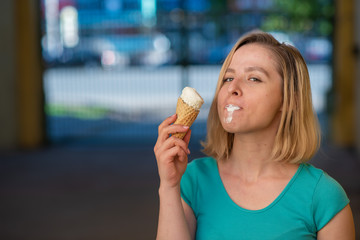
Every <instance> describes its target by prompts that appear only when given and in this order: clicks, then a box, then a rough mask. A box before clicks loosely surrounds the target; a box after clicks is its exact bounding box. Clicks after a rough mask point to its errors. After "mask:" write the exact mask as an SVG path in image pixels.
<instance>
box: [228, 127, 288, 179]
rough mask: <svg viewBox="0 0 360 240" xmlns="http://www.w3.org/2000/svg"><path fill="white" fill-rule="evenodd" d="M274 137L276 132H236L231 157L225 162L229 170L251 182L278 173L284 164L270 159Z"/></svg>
mask: <svg viewBox="0 0 360 240" xmlns="http://www.w3.org/2000/svg"><path fill="white" fill-rule="evenodd" d="M274 139H275V135H274V134H259V135H257V136H256V135H255V134H235V136H234V144H233V148H232V151H231V154H230V157H229V159H227V160H225V162H224V166H226V169H227V171H228V172H229V173H231V174H234V175H238V176H239V177H241V178H244V180H246V181H251V182H254V181H257V179H258V178H259V177H261V176H268V175H272V174H274V173H275V174H276V173H277V172H278V170H279V166H280V165H282V164H281V163H277V162H274V161H272V160H271V159H270V156H271V151H272V147H273V145H274Z"/></svg>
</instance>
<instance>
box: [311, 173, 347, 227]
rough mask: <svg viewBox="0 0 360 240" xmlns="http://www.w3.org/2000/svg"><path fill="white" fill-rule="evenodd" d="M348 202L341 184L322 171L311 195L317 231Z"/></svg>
mask: <svg viewBox="0 0 360 240" xmlns="http://www.w3.org/2000/svg"><path fill="white" fill-rule="evenodd" d="M349 202H350V201H349V198H348V197H347V195H346V193H345V191H344V189H343V188H342V187H341V185H340V184H339V183H338V182H337V181H336V180H335V179H333V178H332V177H330V176H329V175H328V174H326V173H323V174H322V175H321V177H320V179H319V181H318V183H317V186H316V188H315V191H314V196H313V214H314V221H315V224H316V229H317V231H319V230H321V229H322V228H323V227H324V226H325V225H326V224H327V223H328V222H329V221H330V220H331V219H332V218H333V217H334V216H335V215H336V214H337V213H339V212H340V211H341V210H342V209H343V208H344V207H345V206H346V205H347V204H348V203H349Z"/></svg>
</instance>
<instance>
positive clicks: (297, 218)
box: [181, 157, 349, 240]
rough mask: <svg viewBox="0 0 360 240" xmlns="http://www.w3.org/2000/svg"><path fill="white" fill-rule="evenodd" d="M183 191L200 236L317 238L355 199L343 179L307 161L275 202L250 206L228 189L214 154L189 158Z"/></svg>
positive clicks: (224, 239) (211, 238)
mask: <svg viewBox="0 0 360 240" xmlns="http://www.w3.org/2000/svg"><path fill="white" fill-rule="evenodd" d="M181 197H182V198H183V199H184V201H185V202H186V203H187V204H188V205H189V206H190V207H191V208H192V210H193V211H194V214H195V217H196V220H197V230H196V239H197V240H202V239H206V240H215V239H216V240H218V239H219V240H220V239H221V240H227V239H229V240H235V239H247V240H253V239H254V240H255V239H259V240H260V239H261V240H265V239H286V240H291V239H301V240H305V239H316V236H317V232H318V231H319V230H320V229H321V228H322V227H324V226H325V225H326V224H327V223H328V222H329V221H330V220H331V219H332V218H333V217H334V216H335V215H336V214H337V213H338V212H339V211H341V210H342V209H343V208H344V207H345V206H346V205H347V204H348V203H349V199H348V197H347V195H346V193H345V191H344V190H343V188H342V187H341V186H340V185H339V183H337V182H336V181H335V180H334V179H333V178H331V177H330V176H329V175H328V174H326V173H325V172H324V171H322V170H320V169H318V168H315V167H314V166H312V165H311V164H308V163H303V164H300V166H299V168H298V170H297V172H296V173H295V175H294V176H293V177H292V179H291V180H290V182H289V183H288V184H287V186H286V187H285V189H284V190H283V191H282V193H281V194H280V195H279V196H278V197H277V198H276V199H275V200H274V201H273V202H272V203H271V204H270V205H269V206H267V207H266V208H264V209H260V210H247V209H244V208H242V207H240V206H239V205H237V204H235V203H234V202H233V201H232V199H231V198H230V196H229V195H228V194H227V192H226V189H225V187H224V185H223V183H222V181H221V178H220V174H219V170H218V167H217V162H216V160H215V159H213V158H210V157H206V158H200V159H196V160H193V161H192V162H190V163H189V164H188V167H187V169H186V172H185V174H184V175H183V177H182V179H181Z"/></svg>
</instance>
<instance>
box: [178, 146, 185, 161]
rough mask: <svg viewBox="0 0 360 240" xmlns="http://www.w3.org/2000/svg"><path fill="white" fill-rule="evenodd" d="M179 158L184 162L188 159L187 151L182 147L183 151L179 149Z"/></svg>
mask: <svg viewBox="0 0 360 240" xmlns="http://www.w3.org/2000/svg"><path fill="white" fill-rule="evenodd" d="M178 159H179V161H180V162H184V161H186V160H187V153H186V152H184V151H183V149H181V151H179V153H178Z"/></svg>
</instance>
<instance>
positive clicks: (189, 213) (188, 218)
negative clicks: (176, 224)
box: [181, 199, 196, 239]
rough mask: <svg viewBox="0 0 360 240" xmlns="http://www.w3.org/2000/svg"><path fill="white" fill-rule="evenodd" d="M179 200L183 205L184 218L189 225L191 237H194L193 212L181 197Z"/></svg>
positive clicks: (194, 222)
mask: <svg viewBox="0 0 360 240" xmlns="http://www.w3.org/2000/svg"><path fill="white" fill-rule="evenodd" d="M181 202H182V205H183V209H184V213H185V218H186V221H187V224H188V226H189V231H190V235H191V239H195V233H196V218H195V215H194V212H193V210H192V208H191V207H190V206H189V205H188V204H187V203H186V202H185V201H184V200H183V199H181Z"/></svg>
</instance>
